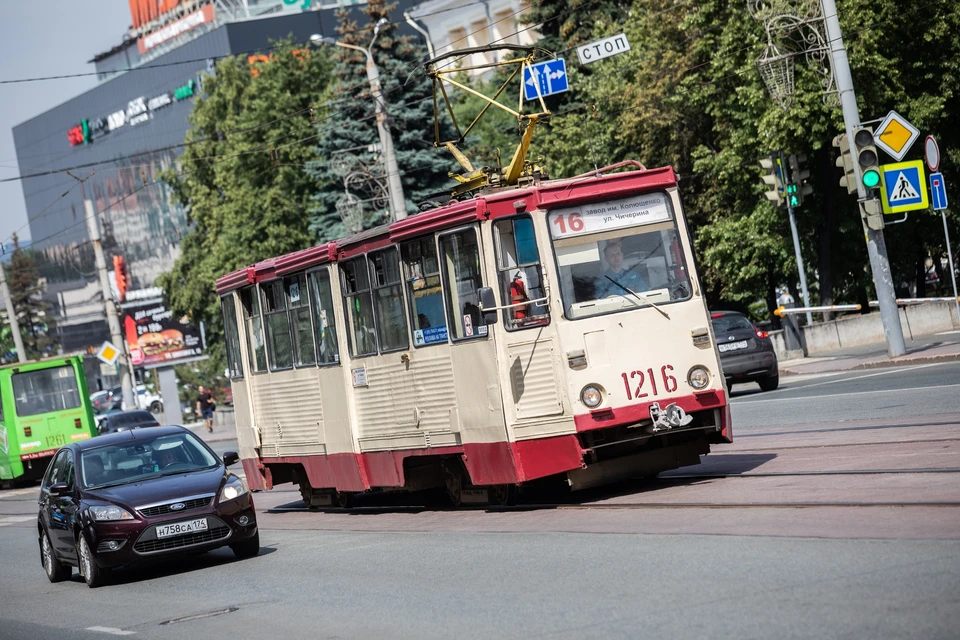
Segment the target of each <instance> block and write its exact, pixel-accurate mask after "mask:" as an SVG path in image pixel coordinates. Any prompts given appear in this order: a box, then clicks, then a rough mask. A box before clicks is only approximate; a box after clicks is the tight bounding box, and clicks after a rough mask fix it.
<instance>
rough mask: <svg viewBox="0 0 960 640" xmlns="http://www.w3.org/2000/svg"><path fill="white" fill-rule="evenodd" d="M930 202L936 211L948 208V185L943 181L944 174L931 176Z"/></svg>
mask: <svg viewBox="0 0 960 640" xmlns="http://www.w3.org/2000/svg"><path fill="white" fill-rule="evenodd" d="M930 200H931V201H932V202H933V210H934V211H940V210H941V209H946V208H947V184H946V183H945V182H944V181H943V174H942V173H931V174H930Z"/></svg>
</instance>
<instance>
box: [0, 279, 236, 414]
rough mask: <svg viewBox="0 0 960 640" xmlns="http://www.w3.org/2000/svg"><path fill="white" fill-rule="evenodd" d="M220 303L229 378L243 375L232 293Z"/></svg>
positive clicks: (0, 412)
mask: <svg viewBox="0 0 960 640" xmlns="http://www.w3.org/2000/svg"><path fill="white" fill-rule="evenodd" d="M220 304H221V307H222V308H223V337H224V341H225V342H226V348H227V369H228V370H229V372H230V377H231V378H242V377H243V363H242V362H241V359H240V330H239V328H238V327H237V307H236V303H235V302H234V298H233V294H232V293H228V294H227V295H225V296H223V297H222V298H220ZM2 419H3V412H2V411H0V420H2Z"/></svg>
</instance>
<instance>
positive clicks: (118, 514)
mask: <svg viewBox="0 0 960 640" xmlns="http://www.w3.org/2000/svg"><path fill="white" fill-rule="evenodd" d="M87 511H88V512H89V513H90V517H91V518H93V519H94V520H95V521H97V522H112V521H115V520H133V516H132V515H130V512H129V511H127V510H126V509H123V508H121V507H118V506H117V505H114V504H111V505H104V506H99V505H94V506H92V507H88V508H87Z"/></svg>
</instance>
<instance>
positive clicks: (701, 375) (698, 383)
mask: <svg viewBox="0 0 960 640" xmlns="http://www.w3.org/2000/svg"><path fill="white" fill-rule="evenodd" d="M687 382H688V383H690V386H691V387H693V388H694V389H697V390H700V389H706V388H707V385H708V384H710V372H709V371H708V370H707V368H706V367H701V366H700V365H697V366H695V367H692V368H691V369H690V371H688V372H687Z"/></svg>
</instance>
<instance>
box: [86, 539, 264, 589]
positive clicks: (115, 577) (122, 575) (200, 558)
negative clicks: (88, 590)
mask: <svg viewBox="0 0 960 640" xmlns="http://www.w3.org/2000/svg"><path fill="white" fill-rule="evenodd" d="M276 551H277V550H276V549H275V548H273V547H265V546H264V547H260V554H259V555H258V556H256V557H254V558H248V559H246V560H240V559H238V558H236V557H235V556H234V555H233V552H232V551H230V549H229V547H223V548H221V549H214V550H213V551H208V552H206V553H194V554H191V555H184V556H181V557H176V558H162V559H159V558H158V559H157V560H152V561H149V562H146V563H144V564H139V565H135V566H130V567H121V568H118V569H114V570H112V571H111V572H110V576H109V578H108V580H107V583H106V585H104V587H103V588H105V589H110V588H111V587H119V586H123V585H127V584H133V583H137V582H146V581H149V580H159V579H162V578H169V577H172V576H178V575H180V574H184V573H192V572H194V571H203V570H204V569H211V568H213V567H219V566H221V565H228V564H233V563H234V562H256V561H257V558H260V557H262V556H268V555H270V554H271V553H275V552H276ZM71 580H72V581H73V582H80V583H82V582H83V577H81V576H80V574H79V573H76V572H75V573H74V574H73V576H72V577H71Z"/></svg>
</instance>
